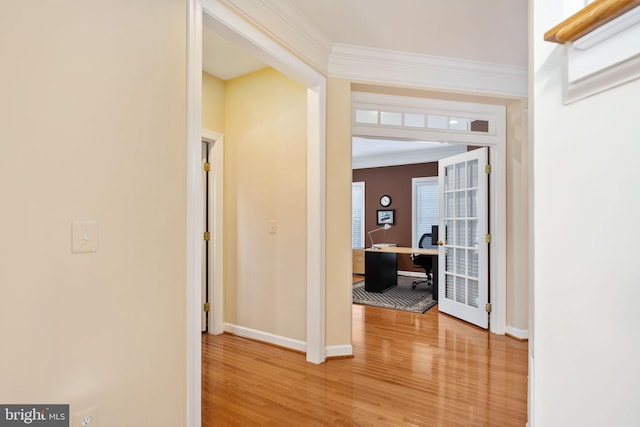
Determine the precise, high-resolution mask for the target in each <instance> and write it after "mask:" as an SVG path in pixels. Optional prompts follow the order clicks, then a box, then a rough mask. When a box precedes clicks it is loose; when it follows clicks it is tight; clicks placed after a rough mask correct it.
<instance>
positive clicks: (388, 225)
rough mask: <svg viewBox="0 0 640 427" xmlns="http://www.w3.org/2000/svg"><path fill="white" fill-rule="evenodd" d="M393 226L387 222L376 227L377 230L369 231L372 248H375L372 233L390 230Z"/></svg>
mask: <svg viewBox="0 0 640 427" xmlns="http://www.w3.org/2000/svg"><path fill="white" fill-rule="evenodd" d="M391 227H392V226H391V224H385V225H383V226H382V227H379V228H376V229H375V230H371V231H369V232H368V233H367V234H368V235H369V240H371V248H372V249H373V237H371V233H375V232H376V231H380V230H388V229H390V228H391Z"/></svg>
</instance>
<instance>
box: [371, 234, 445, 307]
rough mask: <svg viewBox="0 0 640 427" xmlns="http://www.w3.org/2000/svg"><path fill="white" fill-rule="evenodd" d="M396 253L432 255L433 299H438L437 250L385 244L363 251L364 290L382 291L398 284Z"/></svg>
mask: <svg viewBox="0 0 640 427" xmlns="http://www.w3.org/2000/svg"><path fill="white" fill-rule="evenodd" d="M398 254H422V255H431V256H432V257H433V261H432V265H433V267H432V270H433V285H431V286H432V287H433V299H434V300H435V301H437V300H438V250H437V249H424V248H405V247H397V246H386V247H381V248H377V249H366V250H365V251H364V290H365V291H367V292H378V293H382V292H384V291H388V290H389V289H391V288H394V287H396V286H398Z"/></svg>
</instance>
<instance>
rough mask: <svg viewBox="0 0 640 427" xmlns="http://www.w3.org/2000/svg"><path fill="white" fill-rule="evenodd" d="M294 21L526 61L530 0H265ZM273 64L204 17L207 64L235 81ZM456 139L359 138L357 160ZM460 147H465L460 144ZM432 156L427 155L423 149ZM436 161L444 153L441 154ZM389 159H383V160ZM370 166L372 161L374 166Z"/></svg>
mask: <svg viewBox="0 0 640 427" xmlns="http://www.w3.org/2000/svg"><path fill="white" fill-rule="evenodd" d="M263 2H264V3H267V4H271V6H272V7H273V8H274V9H278V10H284V9H282V8H283V7H284V8H285V9H286V11H287V14H288V16H289V17H290V19H291V22H292V25H294V26H297V27H298V28H302V29H305V31H309V32H311V33H313V34H314V36H315V37H316V38H322V39H323V40H324V41H326V42H327V43H328V44H329V45H331V46H336V45H340V44H344V45H352V46H358V47H363V48H372V49H382V50H390V51H399V52H405V53H410V54H417V55H428V56H435V57H445V58H454V59H458V60H463V61H470V62H481V63H491V64H501V65H509V66H516V67H527V60H528V58H527V52H528V49H527V43H528V42H527V33H528V32H527V26H528V0H482V1H478V0H396V1H394V2H390V1H388V0H324V1H318V0H277V1H276V0H263ZM264 67H266V64H264V63H262V62H260V61H259V60H257V59H256V58H255V57H253V56H252V55H250V54H248V53H246V52H245V51H244V50H242V49H241V48H239V47H238V46H236V45H235V44H233V43H231V42H229V41H227V40H226V39H225V38H224V37H222V36H220V35H218V34H217V33H216V32H215V31H214V30H213V29H211V26H209V25H208V21H207V17H206V16H205V19H204V31H203V70H204V71H206V72H208V73H209V74H212V75H215V76H217V77H218V78H221V79H222V80H229V79H233V78H236V77H239V76H241V75H244V74H247V73H250V72H253V71H256V70H259V69H261V68H264ZM452 149H454V148H452V147H451V146H446V144H445V145H443V144H438V143H430V144H425V143H424V142H416V141H389V140H386V141H380V140H372V139H363V138H354V141H353V158H354V167H356V166H357V165H358V164H374V163H371V162H373V159H375V158H378V159H384V158H386V159H387V162H389V161H390V160H389V159H393V158H398V159H401V158H404V157H406V156H407V153H412V155H413V156H414V158H415V159H417V158H418V157H420V155H419V153H426V152H427V151H429V150H430V151H431V152H432V153H433V155H436V154H437V153H443V154H442V156H445V155H450V154H445V153H449V152H450V150H452ZM455 149H457V150H460V147H457V148H455ZM422 156H423V157H425V158H427V157H428V155H427V154H423V155H422ZM435 160H437V159H435ZM381 165H382V164H381ZM367 167H371V166H367Z"/></svg>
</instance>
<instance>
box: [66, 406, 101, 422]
mask: <svg viewBox="0 0 640 427" xmlns="http://www.w3.org/2000/svg"><path fill="white" fill-rule="evenodd" d="M83 420H84V421H85V423H84V424H83ZM86 421H89V422H88V423H87V422H86ZM98 426H99V423H98V405H96V406H92V407H91V408H87V409H85V410H84V411H80V412H76V413H75V414H74V415H73V424H72V427H98Z"/></svg>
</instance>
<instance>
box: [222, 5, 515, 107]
mask: <svg viewBox="0 0 640 427" xmlns="http://www.w3.org/2000/svg"><path fill="white" fill-rule="evenodd" d="M220 1H221V2H222V3H224V4H226V5H228V6H229V7H230V8H232V9H234V10H235V11H236V12H237V13H238V14H240V15H242V16H243V17H244V19H246V20H247V21H248V22H250V23H251V25H253V26H255V27H256V28H258V29H260V31H263V32H264V33H266V34H268V35H269V36H270V37H271V38H273V39H274V40H275V41H277V42H278V43H280V44H281V45H282V46H284V47H286V48H287V49H288V50H289V51H290V52H291V53H293V54H294V55H296V56H297V57H299V58H301V59H302V60H303V61H305V62H306V63H307V64H309V65H310V66H311V67H313V68H315V69H316V70H317V71H319V72H320V73H322V74H323V75H325V76H331V77H338V78H346V79H351V80H356V81H364V82H373V83H382V84H394V85H402V86H408V87H416V88H427V89H440V90H448V91H458V92H460V91H464V92H473V93H479V94H491V95H501V96H509V97H526V96H527V94H528V72H527V67H518V66H513V65H505V64H492V63H486V62H478V61H469V60H462V59H455V58H447V57H437V56H430V55H423V54H415V53H407V52H399V51H392V50H384V49H375V48H368V47H362V46H354V45H347V44H340V43H333V42H332V41H331V40H330V39H329V38H328V37H327V36H326V35H325V34H323V33H322V32H321V31H319V30H318V29H317V28H316V26H315V25H314V23H313V22H312V21H310V20H309V19H308V18H307V17H306V16H304V15H303V14H302V13H300V12H299V11H298V9H296V7H295V2H294V1H291V0H278V1H275V0H252V1H250V2H248V1H246V0H220Z"/></svg>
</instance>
